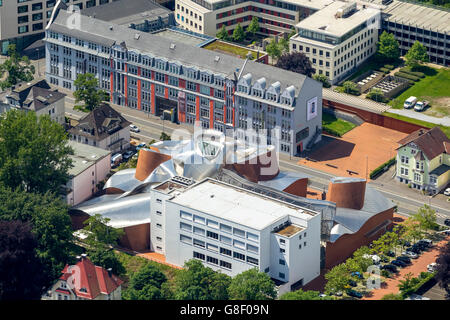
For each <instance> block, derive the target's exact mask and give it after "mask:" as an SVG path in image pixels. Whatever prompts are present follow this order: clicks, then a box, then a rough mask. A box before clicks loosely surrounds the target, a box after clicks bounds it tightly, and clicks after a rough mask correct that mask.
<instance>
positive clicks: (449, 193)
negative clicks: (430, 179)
mask: <svg viewBox="0 0 450 320" xmlns="http://www.w3.org/2000/svg"><path fill="white" fill-rule="evenodd" d="M444 195H446V196H450V188H447V189H445V191H444Z"/></svg>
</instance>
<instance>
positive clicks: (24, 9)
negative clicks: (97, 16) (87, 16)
mask: <svg viewBox="0 0 450 320" xmlns="http://www.w3.org/2000/svg"><path fill="white" fill-rule="evenodd" d="M58 1H59V0H4V1H0V45H1V50H2V53H3V54H5V53H6V52H7V51H8V45H10V44H16V46H17V49H18V50H22V49H24V48H25V47H27V46H28V45H30V44H31V43H33V42H34V41H36V40H38V39H42V38H43V37H44V31H45V26H46V25H47V23H48V21H49V20H50V17H51V14H52V10H53V8H54V7H55V5H56V3H57V2H58ZM61 1H63V2H64V3H66V4H67V5H77V6H78V7H79V8H80V9H83V8H90V7H94V6H98V5H102V4H106V3H109V2H112V1H115V0H61Z"/></svg>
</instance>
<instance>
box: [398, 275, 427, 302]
mask: <svg viewBox="0 0 450 320" xmlns="http://www.w3.org/2000/svg"><path fill="white" fill-rule="evenodd" d="M435 275H436V272H430V273H427V274H425V272H421V273H420V275H419V276H418V277H417V278H415V279H417V280H418V282H417V283H416V284H415V285H414V286H412V287H411V288H408V290H405V291H404V292H401V293H400V294H401V295H402V296H403V298H407V297H408V296H410V295H411V294H413V293H414V292H416V291H417V290H419V289H420V288H421V287H422V286H423V285H424V284H425V283H427V282H428V281H430V280H431V279H433V278H434V276H435Z"/></svg>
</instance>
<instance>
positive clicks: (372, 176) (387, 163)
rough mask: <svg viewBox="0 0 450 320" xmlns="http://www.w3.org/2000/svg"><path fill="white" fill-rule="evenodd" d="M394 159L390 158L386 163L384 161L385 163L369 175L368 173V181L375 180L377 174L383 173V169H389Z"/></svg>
mask: <svg viewBox="0 0 450 320" xmlns="http://www.w3.org/2000/svg"><path fill="white" fill-rule="evenodd" d="M395 161H396V160H395V158H392V159H390V160H388V161H386V162H385V163H383V164H382V165H381V166H379V167H378V168H376V169H374V170H373V171H372V172H371V173H370V179H373V178H375V177H376V176H377V175H378V174H380V173H381V172H383V171H384V168H385V167H388V168H389V167H390V166H392V165H393V164H394V163H395Z"/></svg>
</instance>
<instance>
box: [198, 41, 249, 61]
mask: <svg viewBox="0 0 450 320" xmlns="http://www.w3.org/2000/svg"><path fill="white" fill-rule="evenodd" d="M203 49H208V50H212V51H218V52H228V53H231V54H234V55H236V56H240V57H241V59H245V57H246V55H247V53H248V52H249V51H250V52H251V53H252V56H253V60H255V59H256V55H257V54H256V52H255V51H253V50H251V49H248V48H241V47H239V46H237V45H233V44H229V43H226V42H222V41H218V40H217V41H214V42H212V43H210V44H208V45H206V46H204V47H203Z"/></svg>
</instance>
